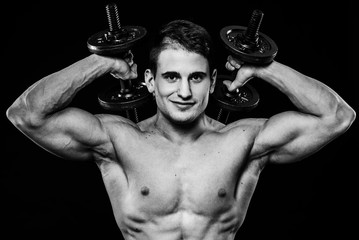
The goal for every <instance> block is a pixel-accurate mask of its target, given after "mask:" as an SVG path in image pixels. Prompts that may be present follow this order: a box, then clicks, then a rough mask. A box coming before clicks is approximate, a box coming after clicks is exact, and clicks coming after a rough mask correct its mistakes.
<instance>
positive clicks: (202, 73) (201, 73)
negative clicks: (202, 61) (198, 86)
mask: <svg viewBox="0 0 359 240" xmlns="http://www.w3.org/2000/svg"><path fill="white" fill-rule="evenodd" d="M195 75H197V76H199V77H201V78H204V77H206V76H207V73H205V72H200V71H198V72H193V73H190V74H189V76H188V78H191V77H193V76H195Z"/></svg>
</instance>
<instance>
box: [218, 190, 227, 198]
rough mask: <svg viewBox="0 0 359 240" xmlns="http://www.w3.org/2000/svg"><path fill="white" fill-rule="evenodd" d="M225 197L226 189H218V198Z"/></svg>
mask: <svg viewBox="0 0 359 240" xmlns="http://www.w3.org/2000/svg"><path fill="white" fill-rule="evenodd" d="M226 195H227V192H226V189H224V188H220V189H219V190H218V197H220V198H224V197H225V196H226Z"/></svg>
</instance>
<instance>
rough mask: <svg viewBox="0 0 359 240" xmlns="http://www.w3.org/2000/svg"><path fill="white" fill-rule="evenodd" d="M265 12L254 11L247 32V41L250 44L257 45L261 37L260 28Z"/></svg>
mask: <svg viewBox="0 0 359 240" xmlns="http://www.w3.org/2000/svg"><path fill="white" fill-rule="evenodd" d="M263 15H264V14H263V12H262V11H261V10H258V9H256V10H254V11H253V13H252V16H251V19H250V21H249V24H248V27H247V29H246V32H245V36H244V37H245V40H246V41H248V42H250V43H257V42H258V37H259V28H260V26H261V22H262V19H263Z"/></svg>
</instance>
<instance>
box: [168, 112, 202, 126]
mask: <svg viewBox="0 0 359 240" xmlns="http://www.w3.org/2000/svg"><path fill="white" fill-rule="evenodd" d="M197 117H198V116H195V115H194V114H188V113H179V114H173V115H172V116H171V117H170V121H171V122H172V123H174V124H176V125H187V124H191V123H193V122H194V121H195V120H196V119H197Z"/></svg>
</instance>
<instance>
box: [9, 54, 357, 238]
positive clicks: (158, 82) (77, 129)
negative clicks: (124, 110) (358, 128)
mask: <svg viewBox="0 0 359 240" xmlns="http://www.w3.org/2000/svg"><path fill="white" fill-rule="evenodd" d="M226 66H227V68H228V69H230V70H234V69H239V71H238V73H237V77H236V79H235V81H233V83H230V82H226V83H225V84H226V85H227V86H228V88H229V89H230V90H232V89H235V88H236V87H238V86H241V85H243V84H244V83H245V82H246V81H248V79H251V78H252V77H259V78H260V79H262V80H264V81H267V82H269V83H270V84H272V85H273V86H275V87H277V88H278V89H280V90H281V91H282V92H283V93H284V94H286V95H287V96H288V97H289V99H290V100H291V101H292V102H293V104H294V105H295V106H296V107H297V108H298V112H284V113H279V114H277V115H275V116H273V117H271V118H269V119H242V120H238V121H236V122H233V123H231V124H229V125H223V124H221V123H219V122H217V121H215V120H213V119H211V118H209V117H208V116H206V115H205V114H204V110H205V108H206V107H207V103H208V97H209V94H210V93H211V92H212V91H213V89H214V85H215V80H216V70H214V71H213V72H210V71H209V67H208V62H207V60H206V59H205V58H204V57H203V56H201V55H198V54H196V53H192V52H188V51H186V50H183V49H181V48H168V49H166V50H164V51H163V52H161V53H160V55H159V59H158V68H157V73H156V76H154V75H153V74H152V72H151V71H150V70H146V71H145V81H146V84H147V87H148V90H149V91H150V92H151V93H153V94H154V95H155V97H156V102H157V106H158V110H157V114H156V115H154V116H153V117H151V118H149V119H146V120H144V121H142V122H140V123H138V124H134V123H132V122H131V121H129V120H127V119H125V118H122V117H120V116H114V115H92V114H90V113H88V112H85V111H83V110H81V109H76V108H69V107H66V106H67V105H68V103H69V102H70V101H71V99H72V98H73V96H74V95H75V94H76V92H77V91H79V90H80V89H81V88H83V87H84V86H86V85H87V84H89V83H91V82H92V81H93V80H94V79H96V78H97V77H98V76H101V75H102V74H105V73H108V72H111V73H112V74H113V75H115V76H117V77H121V78H123V79H131V78H135V77H136V76H137V72H136V65H135V64H134V63H133V60H132V59H125V60H121V59H111V58H104V57H100V56H97V55H91V56H89V57H88V58H85V59H83V60H80V61H79V62H77V63H74V64H73V65H71V66H69V67H68V68H66V69H63V70H61V71H59V72H57V73H54V74H52V75H49V76H47V77H45V78H43V79H41V80H40V81H38V82H37V83H35V84H34V85H33V86H31V87H30V88H29V89H28V90H26V91H25V92H24V93H23V94H22V95H21V96H20V97H19V98H18V99H17V100H16V101H15V102H14V104H13V105H12V106H11V107H10V108H9V109H8V111H7V116H8V118H9V119H10V120H11V121H12V123H13V124H14V125H15V126H16V127H17V128H18V129H19V130H20V131H22V132H23V133H24V134H25V135H26V136H28V137H30V138H31V139H32V140H33V141H34V142H36V143H37V144H39V145H40V146H41V147H43V148H44V149H46V150H48V151H50V152H52V153H53V154H56V155H57V156H59V157H63V158H68V159H74V160H80V161H81V160H82V161H94V162H95V163H96V164H97V165H98V167H99V169H100V171H101V174H102V177H103V181H104V184H105V187H106V190H107V192H108V195H109V198H110V201H111V204H112V208H113V212H114V216H115V219H116V222H117V224H118V226H119V228H120V229H121V232H122V234H123V236H124V238H125V239H156V240H161V239H173V240H175V239H193V240H195V239H208V240H220V239H223V240H224V239H234V238H235V234H236V232H237V230H238V229H239V228H240V226H241V224H242V223H243V220H244V218H245V216H246V213H247V209H248V205H249V203H250V199H251V197H252V195H253V192H254V190H255V187H256V184H257V182H258V179H259V176H260V173H261V171H262V169H263V168H264V167H265V165H266V164H268V163H271V162H272V163H291V162H294V161H299V160H301V159H304V158H305V157H307V156H309V155H311V154H313V153H315V152H316V151H318V150H319V149H320V148H322V147H323V146H325V145H326V144H327V143H329V142H330V141H331V140H333V139H334V138H336V137H338V136H339V135H340V134H342V133H344V132H345V131H346V130H347V129H348V128H349V126H350V125H351V124H352V122H353V121H354V118H355V112H354V111H353V110H352V109H351V108H350V106H348V105H347V104H346V103H345V101H344V100H343V99H341V98H340V97H339V96H338V95H337V94H336V93H335V92H334V91H333V90H331V89H329V88H328V87H327V86H325V85H324V84H322V83H320V82H318V81H316V80H314V79H312V78H310V77H307V76H305V75H302V74H301V73H298V72H297V71H295V70H293V69H291V68H289V67H287V66H284V65H282V64H280V63H278V62H273V63H272V64H270V65H269V66H266V67H262V68H256V67H252V66H241V64H240V62H238V61H237V60H236V59H233V58H231V57H230V58H228V62H227V64H226Z"/></svg>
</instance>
